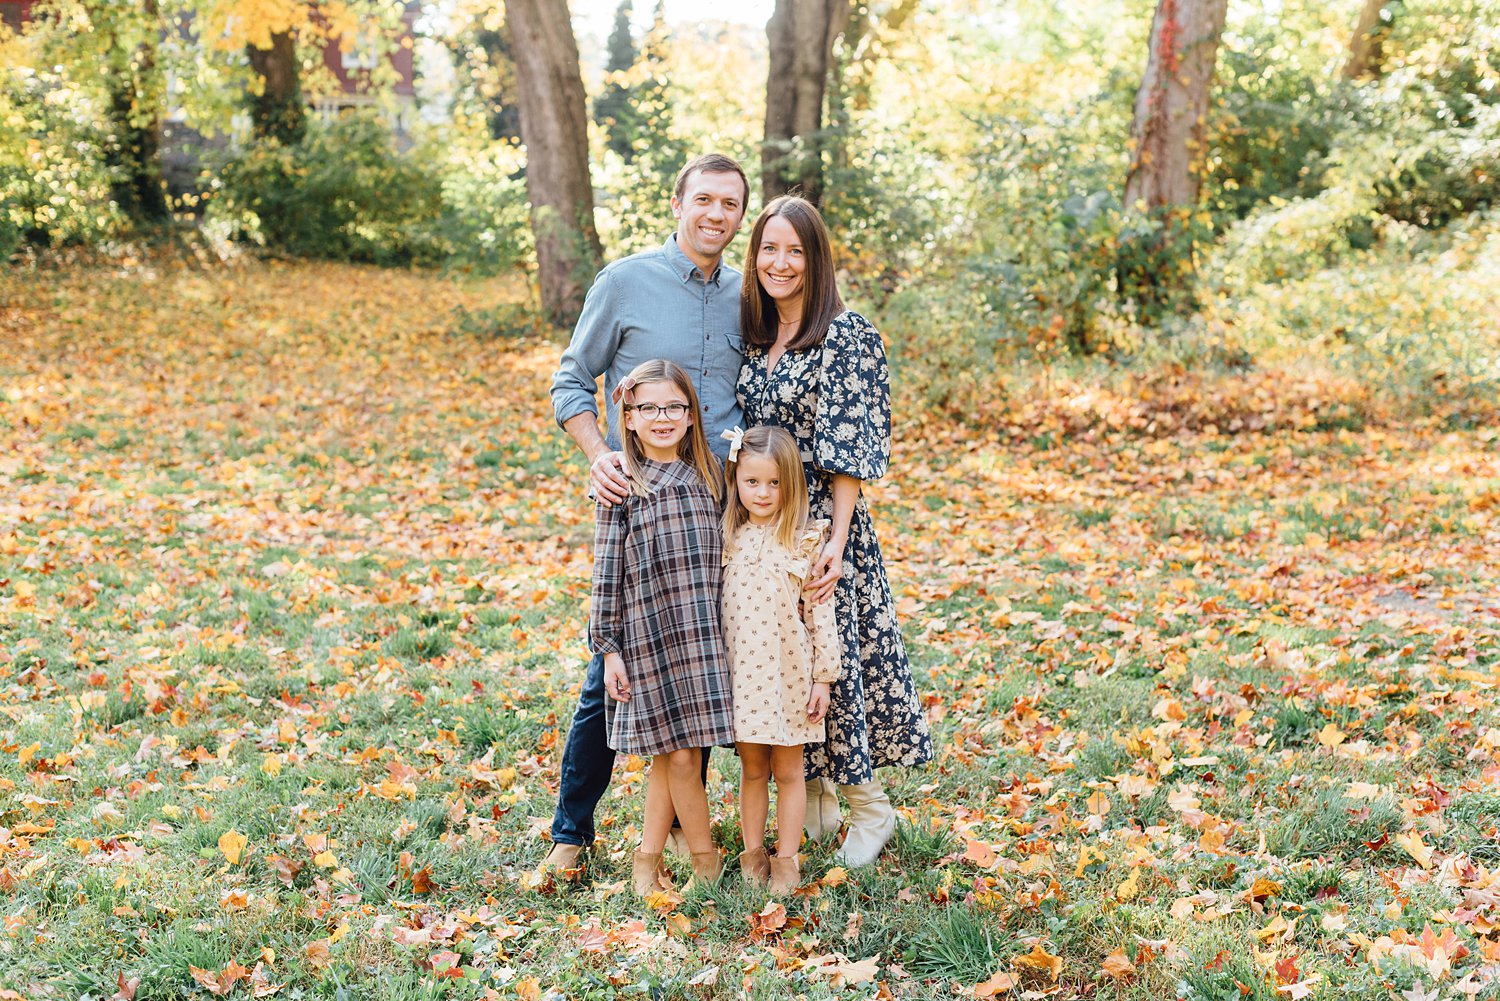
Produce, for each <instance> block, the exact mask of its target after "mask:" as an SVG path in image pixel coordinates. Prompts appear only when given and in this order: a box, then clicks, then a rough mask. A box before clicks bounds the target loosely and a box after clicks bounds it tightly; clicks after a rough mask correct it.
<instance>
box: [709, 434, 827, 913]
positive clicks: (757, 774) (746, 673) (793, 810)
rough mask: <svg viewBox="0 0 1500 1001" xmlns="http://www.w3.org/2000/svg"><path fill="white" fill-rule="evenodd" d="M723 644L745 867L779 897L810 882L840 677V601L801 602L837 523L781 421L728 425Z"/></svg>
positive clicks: (748, 875) (746, 872)
mask: <svg viewBox="0 0 1500 1001" xmlns="http://www.w3.org/2000/svg"><path fill="white" fill-rule="evenodd" d="M723 437H725V438H728V439H729V465H728V466H727V467H725V478H726V479H727V481H728V484H729V504H728V507H727V508H726V509H725V511H724V540H725V541H724V643H725V648H726V649H727V651H728V654H729V663H730V670H731V672H732V675H733V679H734V734H735V744H736V746H737V747H738V748H739V752H740V775H741V778H740V826H741V828H742V829H743V831H744V836H745V851H744V853H743V854H742V855H741V856H740V869H741V871H742V872H743V873H744V876H745V879H746V880H747V881H749V882H751V883H755V884H757V885H765V884H766V883H767V882H769V884H770V889H771V892H772V893H775V894H781V893H789V892H791V891H792V890H794V889H796V887H797V884H798V883H800V882H801V873H800V872H799V870H798V865H797V848H798V846H799V845H800V843H801V841H802V824H803V820H804V819H805V815H806V813H807V789H806V787H805V785H804V784H803V773H802V745H803V744H808V743H814V744H818V743H822V742H823V739H824V733H823V717H824V716H825V715H826V714H827V712H828V686H829V684H831V683H832V682H834V681H837V680H838V677H839V669H840V668H839V664H840V661H841V658H840V656H839V652H840V651H839V634H838V625H837V623H836V622H835V619H834V605H833V602H831V601H830V602H825V603H823V604H814V603H812V602H807V601H801V600H800V598H801V594H802V586H803V584H804V583H805V582H806V581H807V580H808V579H809V578H810V577H811V571H812V564H813V561H814V559H816V557H817V555H818V553H819V551H820V550H821V549H822V547H823V541H824V533H825V531H826V530H827V528H828V522H826V521H817V522H812V523H808V520H807V483H806V481H805V479H804V476H803V472H802V457H801V455H800V454H799V453H798V451H797V445H796V443H795V442H794V441H793V440H792V436H791V435H789V434H787V433H786V432H785V431H783V430H782V429H781V428H778V427H769V426H767V427H757V428H751V429H750V430H749V431H740V430H739V429H738V428H735V429H734V430H733V431H725V432H724V435H723ZM772 775H775V776H776V834H777V837H776V856H775V857H774V858H770V857H768V856H767V854H766V848H765V836H766V814H767V812H768V810H769V808H770V790H769V788H768V780H769V779H770V777H771V776H772Z"/></svg>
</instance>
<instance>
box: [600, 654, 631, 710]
mask: <svg viewBox="0 0 1500 1001" xmlns="http://www.w3.org/2000/svg"><path fill="white" fill-rule="evenodd" d="M604 694H605V695H608V696H609V697H610V698H612V699H614V700H615V701H616V702H629V701H630V679H629V678H627V677H625V658H624V657H621V656H620V655H619V654H617V653H607V654H605V655H604Z"/></svg>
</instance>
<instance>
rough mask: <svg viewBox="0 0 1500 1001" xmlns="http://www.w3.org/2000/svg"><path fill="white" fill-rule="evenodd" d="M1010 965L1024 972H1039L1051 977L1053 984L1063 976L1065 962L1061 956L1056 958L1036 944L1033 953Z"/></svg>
mask: <svg viewBox="0 0 1500 1001" xmlns="http://www.w3.org/2000/svg"><path fill="white" fill-rule="evenodd" d="M1010 965H1011V966H1014V967H1017V968H1018V969H1022V970H1039V971H1041V972H1043V973H1047V974H1049V975H1051V977H1052V982H1053V983H1056V982H1057V978H1058V977H1059V976H1061V975H1062V968H1063V961H1062V957H1061V956H1054V955H1052V954H1051V953H1049V952H1048V951H1047V950H1046V949H1043V948H1042V943H1040V942H1036V943H1034V944H1033V945H1032V947H1031V951H1030V952H1028V953H1027V954H1026V955H1024V956H1017V957H1016V958H1015V959H1012V960H1011V961H1010Z"/></svg>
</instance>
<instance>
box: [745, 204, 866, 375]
mask: <svg viewBox="0 0 1500 1001" xmlns="http://www.w3.org/2000/svg"><path fill="white" fill-rule="evenodd" d="M777 216H780V217H781V218H783V219H785V220H786V221H787V222H789V223H791V224H792V229H793V230H795V231H796V233H797V239H799V240H801V241H802V256H803V260H805V261H806V262H807V268H806V270H805V271H803V273H802V323H801V325H800V326H798V327H797V333H796V335H795V336H794V337H793V338H792V340H791V342H790V343H789V344H787V350H788V351H806V350H807V349H808V348H812V347H817V346H818V345H819V344H822V343H823V337H824V336H825V335H826V334H827V333H828V328H829V326H831V325H832V323H833V321H834V318H835V317H837V316H838V315H839V314H840V313H842V312H843V311H844V301H843V300H842V299H840V298H839V289H838V281H837V276H836V275H835V274H834V270H833V244H832V242H831V241H830V240H829V239H828V227H827V226H825V225H823V217H822V216H821V215H819V214H818V210H817V208H815V207H814V206H813V204H812V202H809V201H808V200H807V199H805V198H798V197H797V196H796V195H782V196H781V197H780V198H775V199H772V201H771V203H770V204H769V205H767V206H766V207H765V208H764V209H761V213H760V216H759V217H757V218H756V220H755V228H754V229H752V230H751V231H750V246H749V249H747V250H746V251H745V275H744V284H743V285H741V287H740V332H741V333H742V334H743V335H744V338H745V340H746V341H747V342H748V343H750V344H754V345H755V346H756V347H762V348H768V347H770V346H771V345H773V344H775V343H776V323H777V320H778V317H777V314H776V300H775V299H772V298H771V294H770V293H769V292H767V291H766V290H765V289H763V288H761V285H760V274H759V272H758V270H757V269H756V267H755V259H756V256H757V255H758V254H759V253H760V244H761V239H762V237H763V236H764V234H765V230H766V223H767V222H768V221H770V220H771V219H774V218H775V217H777Z"/></svg>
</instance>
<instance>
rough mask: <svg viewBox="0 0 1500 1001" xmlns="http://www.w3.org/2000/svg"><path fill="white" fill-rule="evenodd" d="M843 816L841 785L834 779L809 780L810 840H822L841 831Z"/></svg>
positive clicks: (806, 823) (806, 825)
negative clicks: (835, 782)
mask: <svg viewBox="0 0 1500 1001" xmlns="http://www.w3.org/2000/svg"><path fill="white" fill-rule="evenodd" d="M842 823H843V817H841V816H839V787H838V786H836V785H834V784H833V779H808V780H807V819H806V821H805V822H804V824H803V826H805V827H806V828H807V836H808V838H809V839H810V840H813V841H821V840H823V839H824V838H826V837H830V836H832V835H834V834H837V833H838V832H839V825H840V824H842Z"/></svg>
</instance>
